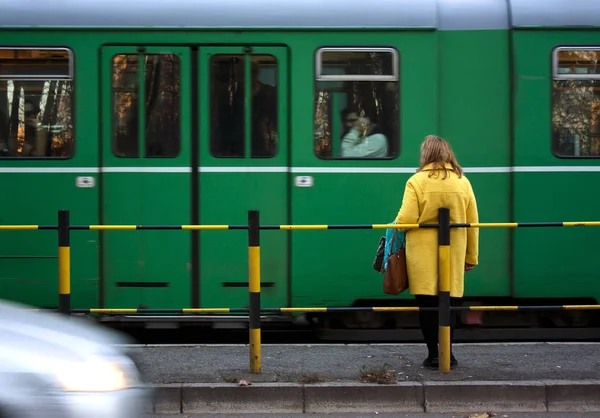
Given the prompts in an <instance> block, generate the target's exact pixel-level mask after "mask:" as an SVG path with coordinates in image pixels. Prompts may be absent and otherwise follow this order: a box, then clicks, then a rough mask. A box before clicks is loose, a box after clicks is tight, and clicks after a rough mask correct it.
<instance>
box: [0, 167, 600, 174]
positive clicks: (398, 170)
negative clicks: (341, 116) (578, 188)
mask: <svg viewBox="0 0 600 418" xmlns="http://www.w3.org/2000/svg"><path fill="white" fill-rule="evenodd" d="M198 170H199V172H201V173H294V174H317V173H332V174H333V173H335V174H413V173H415V170H416V167H199V169H198ZM191 171H192V170H191V168H190V167H102V168H98V167H0V173H31V174H41V173H73V174H93V173H191ZM464 171H465V172H466V173H577V172H580V173H592V172H600V166H515V167H464Z"/></svg>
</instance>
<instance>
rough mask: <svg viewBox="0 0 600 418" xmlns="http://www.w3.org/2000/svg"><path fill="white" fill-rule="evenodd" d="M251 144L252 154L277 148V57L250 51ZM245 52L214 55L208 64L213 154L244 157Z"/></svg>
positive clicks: (269, 154)
mask: <svg viewBox="0 0 600 418" xmlns="http://www.w3.org/2000/svg"><path fill="white" fill-rule="evenodd" d="M249 58H251V59H252V65H251V68H252V74H251V81H252V88H251V96H252V102H251V122H250V138H251V140H250V141H251V142H250V148H251V156H252V157H253V158H260V157H273V156H275V154H276V152H277V130H278V125H277V87H276V86H277V77H276V74H277V61H276V59H275V57H273V56H271V55H251V56H249ZM244 59H245V57H244V55H242V54H238V55H216V56H214V57H213V58H212V59H211V65H210V103H211V108H210V149H211V154H212V155H214V156H215V157H244V156H245V155H246V153H245V103H246V101H245V62H244Z"/></svg>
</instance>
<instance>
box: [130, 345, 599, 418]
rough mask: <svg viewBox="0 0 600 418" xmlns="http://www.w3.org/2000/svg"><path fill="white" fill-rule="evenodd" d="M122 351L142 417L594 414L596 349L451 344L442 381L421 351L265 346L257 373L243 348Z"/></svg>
mask: <svg viewBox="0 0 600 418" xmlns="http://www.w3.org/2000/svg"><path fill="white" fill-rule="evenodd" d="M126 351H127V352H128V353H129V354H130V355H131V356H132V358H133V359H134V361H135V362H136V364H137V365H138V367H139V368H140V371H141V373H142V375H143V377H144V379H145V381H146V382H148V383H150V384H152V385H153V386H154V387H155V389H156V392H155V399H154V402H153V405H148V412H156V413H181V412H183V413H217V412H225V413H226V412H229V413H237V412H240V411H243V412H255V413H267V412H270V413H276V412H279V413H293V412H306V413H313V412H317V413H321V412H364V413H374V412H380V413H394V412H397V413H401V412H404V413H408V412H454V411H456V412H486V411H493V410H501V411H506V412H513V411H518V412H543V411H551V412H585V411H600V344H597V343H589V344H586V343H518V344H456V345H455V346H454V353H455V356H456V357H457V359H458V361H459V364H458V368H456V369H455V370H452V371H451V372H450V374H447V375H440V374H439V372H437V371H431V370H427V369H425V368H424V367H423V366H422V365H421V363H422V361H423V359H424V358H425V354H426V350H425V348H424V346H423V345H421V344H377V345H363V344H357V345H333V344H332V345H286V346H283V345H263V347H262V373H261V374H260V375H252V374H251V373H249V349H248V346H244V345H236V346H231V345H196V346H194V345H167V346H151V345H148V346H128V347H127V350H126ZM241 381H245V382H241ZM240 382H241V383H242V385H240ZM246 382H248V383H251V384H250V385H249V386H245V385H244V384H245V383H246Z"/></svg>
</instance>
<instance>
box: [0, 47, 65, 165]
mask: <svg viewBox="0 0 600 418" xmlns="http://www.w3.org/2000/svg"><path fill="white" fill-rule="evenodd" d="M69 60H70V57H69V53H68V51H66V50H35V49H0V97H5V98H6V99H5V100H0V155H1V156H4V157H55V158H56V157H59V158H60V157H68V156H71V155H72V154H73V142H74V138H73V119H72V101H71V97H72V93H73V90H72V79H71V71H70V66H69Z"/></svg>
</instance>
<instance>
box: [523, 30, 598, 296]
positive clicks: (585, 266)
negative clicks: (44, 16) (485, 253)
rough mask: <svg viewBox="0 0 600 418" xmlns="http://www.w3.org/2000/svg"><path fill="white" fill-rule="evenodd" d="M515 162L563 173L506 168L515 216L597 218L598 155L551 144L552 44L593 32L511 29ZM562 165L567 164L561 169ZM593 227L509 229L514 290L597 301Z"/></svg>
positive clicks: (593, 41) (591, 41)
mask: <svg viewBox="0 0 600 418" xmlns="http://www.w3.org/2000/svg"><path fill="white" fill-rule="evenodd" d="M512 36H513V44H514V49H515V74H514V77H515V92H516V95H515V108H514V120H515V124H514V136H515V165H517V166H553V167H555V168H559V167H566V168H564V170H565V171H564V172H549V173H539V172H538V173H535V172H524V173H515V174H514V184H515V185H514V202H515V203H514V205H515V206H514V207H515V209H514V212H515V220H517V221H520V222H533V221H537V222H560V221H585V220H597V219H598V218H599V216H598V210H597V208H598V206H599V205H600V197H599V196H598V194H597V193H594V191H595V186H594V185H595V184H596V182H597V181H598V180H600V173H599V172H577V170H578V169H579V168H582V169H583V168H585V167H590V166H595V167H597V166H599V165H600V160H598V159H561V158H558V157H556V156H555V155H553V151H552V148H551V138H552V130H551V106H552V104H551V94H552V60H551V57H552V50H553V49H554V48H555V47H557V46H569V45H576V46H577V45H588V46H592V45H595V46H598V45H600V32H598V31H585V30H580V31H558V30H557V31H552V30H550V31H516V32H514V33H513V35H512ZM569 167H570V168H569ZM598 233H599V231H598V230H597V229H596V228H548V229H542V228H536V229H532V230H525V229H523V230H519V231H516V232H515V243H514V258H515V296H518V297H555V298H564V297H592V298H596V300H600V287H599V286H598V284H597V283H596V282H597V281H596V280H595V278H596V277H597V275H598V269H597V263H596V258H595V256H594V254H595V253H596V252H597V251H596V246H597V245H596V244H597V242H598Z"/></svg>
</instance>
